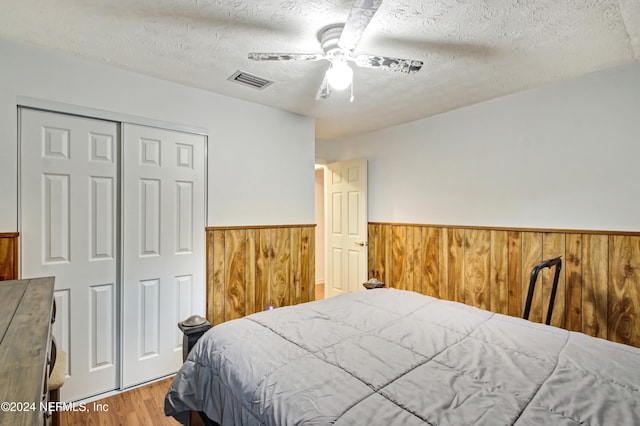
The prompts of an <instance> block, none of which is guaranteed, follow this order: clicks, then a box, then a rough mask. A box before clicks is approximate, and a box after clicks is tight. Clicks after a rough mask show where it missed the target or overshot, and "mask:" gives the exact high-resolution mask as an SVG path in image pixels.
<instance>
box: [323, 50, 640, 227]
mask: <svg viewBox="0 0 640 426" xmlns="http://www.w3.org/2000/svg"><path fill="white" fill-rule="evenodd" d="M316 145H317V147H316V157H321V158H327V159H328V160H329V161H339V160H346V159H351V158H358V157H365V158H367V159H368V160H369V205H368V208H369V221H372V222H377V221H380V222H400V223H403V222H406V223H423V224H451V225H476V226H483V225H484V226H507V227H537V228H561V229H601V230H629V231H640V165H639V163H640V62H636V63H633V64H630V65H626V66H621V67H617V68H614V69H609V70H605V71H603V72H599V73H596V74H591V75H588V76H584V77H581V78H576V79H573V80H570V81H565V82H561V83H557V84H553V85H549V86H546V87H542V88H538V89H535V90H530V91H527V92H522V93H519V94H514V95H510V96H506V97H502V98H499V99H494V100H492V101H488V102H484V103H481V104H477V105H474V106H470V107H467V108H463V109H459V110H456V111H452V112H448V113H445V114H441V115H438V116H435V117H432V118H428V119H423V120H419V121H415V122H412V123H408V124H404V125H400V126H396V127H392V128H387V129H384V130H382V131H378V132H374V133H370V134H367V135H363V136H359V137H355V138H351V139H347V140H344V141H341V142H327V141H318V142H316Z"/></svg>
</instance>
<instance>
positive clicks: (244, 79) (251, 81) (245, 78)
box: [228, 70, 273, 90]
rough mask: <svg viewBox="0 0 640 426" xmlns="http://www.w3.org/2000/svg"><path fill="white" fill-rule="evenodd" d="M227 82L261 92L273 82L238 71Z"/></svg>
mask: <svg viewBox="0 0 640 426" xmlns="http://www.w3.org/2000/svg"><path fill="white" fill-rule="evenodd" d="M228 80H231V81H235V82H236V83H238V84H243V85H245V86H249V87H253V88H254V89H258V90H262V89H264V88H265V87H267V86H268V85H270V84H271V83H273V81H270V80H266V79H264V78H262V77H258V76H255V75H253V74H249V73H248V72H245V71H241V70H238V71H236V72H234V73H233V75H232V76H231V77H229V78H228Z"/></svg>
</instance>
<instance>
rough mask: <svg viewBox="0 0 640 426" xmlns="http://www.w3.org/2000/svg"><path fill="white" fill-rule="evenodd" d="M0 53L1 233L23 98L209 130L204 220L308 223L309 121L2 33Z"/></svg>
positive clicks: (11, 223)
mask: <svg viewBox="0 0 640 426" xmlns="http://www.w3.org/2000/svg"><path fill="white" fill-rule="evenodd" d="M0 58H2V59H1V62H2V65H1V66H0V205H1V206H2V208H1V209H0V232H9V231H16V230H17V173H18V170H17V155H18V153H17V138H18V136H17V112H16V104H17V99H18V98H20V97H31V98H37V99H40V100H44V101H52V102H58V103H63V104H68V105H73V106H80V107H88V108H94V109H98V110H105V111H110V112H116V113H120V114H127V115H132V116H137V117H143V118H146V119H152V120H161V121H166V122H171V123H178V124H182V125H187V126H193V127H198V128H203V129H206V130H207V132H208V134H209V164H208V170H209V181H208V185H209V186H208V198H209V208H208V218H207V224H208V225H210V226H228V225H278V224H309V223H313V221H314V208H313V203H314V198H313V197H314V195H313V188H314V172H313V170H314V160H315V154H314V143H315V140H314V130H315V129H314V121H313V119H311V118H308V117H302V116H298V115H295V114H291V113H288V112H283V111H280V110H276V109H273V108H269V107H265V106H261V105H257V104H252V103H249V102H245V101H240V100H236V99H232V98H229V97H225V96H220V95H216V94H213V93H210V92H206V91H202V90H197V89H192V88H189V87H186V86H181V85H178V84H173V83H169V82H166V81H162V80H158V79H154V78H150V77H146V76H143V75H140V74H136V73H133V72H129V71H125V70H121V69H117V68H114V67H110V66H108V65H104V64H100V63H94V62H89V61H85V60H83V59H80V58H76V57H73V56H69V55H65V54H62V53H59V52H53V51H45V50H41V49H36V48H32V47H28V46H26V45H22V44H17V43H14V42H10V41H7V40H3V39H0ZM232 71H234V70H230V74H231V72H232ZM229 84H232V83H229ZM247 90H251V89H247Z"/></svg>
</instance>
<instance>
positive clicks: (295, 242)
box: [207, 225, 315, 325]
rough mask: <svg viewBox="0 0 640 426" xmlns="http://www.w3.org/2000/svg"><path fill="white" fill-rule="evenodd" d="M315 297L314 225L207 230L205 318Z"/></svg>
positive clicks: (217, 319)
mask: <svg viewBox="0 0 640 426" xmlns="http://www.w3.org/2000/svg"><path fill="white" fill-rule="evenodd" d="M314 299H315V225H280V226H268V227H267V226H247V227H209V228H207V319H208V320H209V322H211V324H213V325H216V324H220V323H222V322H224V321H229V320H232V319H235V318H241V317H243V316H245V315H249V314H252V313H255V312H258V311H263V310H265V309H266V308H267V306H273V307H274V308H277V307H280V306H287V305H295V304H298V303H303V302H309V301H312V300H314Z"/></svg>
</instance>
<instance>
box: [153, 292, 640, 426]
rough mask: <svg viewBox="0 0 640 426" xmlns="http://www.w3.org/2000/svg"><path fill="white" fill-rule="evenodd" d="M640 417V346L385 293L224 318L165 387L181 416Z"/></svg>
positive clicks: (355, 421)
mask: <svg viewBox="0 0 640 426" xmlns="http://www.w3.org/2000/svg"><path fill="white" fill-rule="evenodd" d="M191 411H199V412H203V413H204V414H206V417H208V418H209V419H211V420H213V421H214V422H215V423H217V424H220V425H222V426H227V425H298V424H299V425H327V424H335V425H425V424H427V425H481V424H487V425H551V424H553V425H578V424H589V425H639V424H640V349H638V348H634V347H630V346H626V345H622V344H618V343H613V342H609V341H606V340H602V339H597V338H593V337H590V336H586V335H584V334H581V333H575V332H569V331H566V330H563V329H559V328H555V327H550V326H547V325H543V324H538V323H533V322H529V321H526V320H523V319H520V318H513V317H508V316H504V315H500V314H494V313H491V312H487V311H483V310H480V309H476V308H473V307H471V306H467V305H464V304H460V303H455V302H450V301H444V300H439V299H435V298H432V297H428V296H423V295H420V294H418V293H414V292H408V291H400V290H395V289H377V290H368V291H361V292H357V293H351V294H346V295H343V296H338V297H334V298H331V299H326V300H320V301H316V302H310V303H305V304H301V305H296V306H290V307H283V308H279V309H275V310H272V311H265V312H260V313H257V314H254V315H250V316H247V317H245V318H242V319H237V320H233V321H229V322H226V323H223V324H220V325H218V326H216V327H213V328H212V329H211V330H209V331H208V332H207V333H206V334H205V335H204V336H203V337H202V338H201V339H200V340H199V341H198V342H197V343H196V345H195V346H194V348H193V350H192V351H191V353H190V354H189V357H188V359H187V360H186V362H185V363H184V365H183V366H182V368H181V369H180V370H179V372H178V373H177V375H176V377H175V378H174V380H173V382H172V384H171V386H170V388H169V390H168V392H167V395H166V397H165V413H166V414H167V415H169V416H174V417H175V418H176V419H177V420H178V421H180V422H181V423H184V424H186V423H187V422H188V418H189V415H190V412H191Z"/></svg>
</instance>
